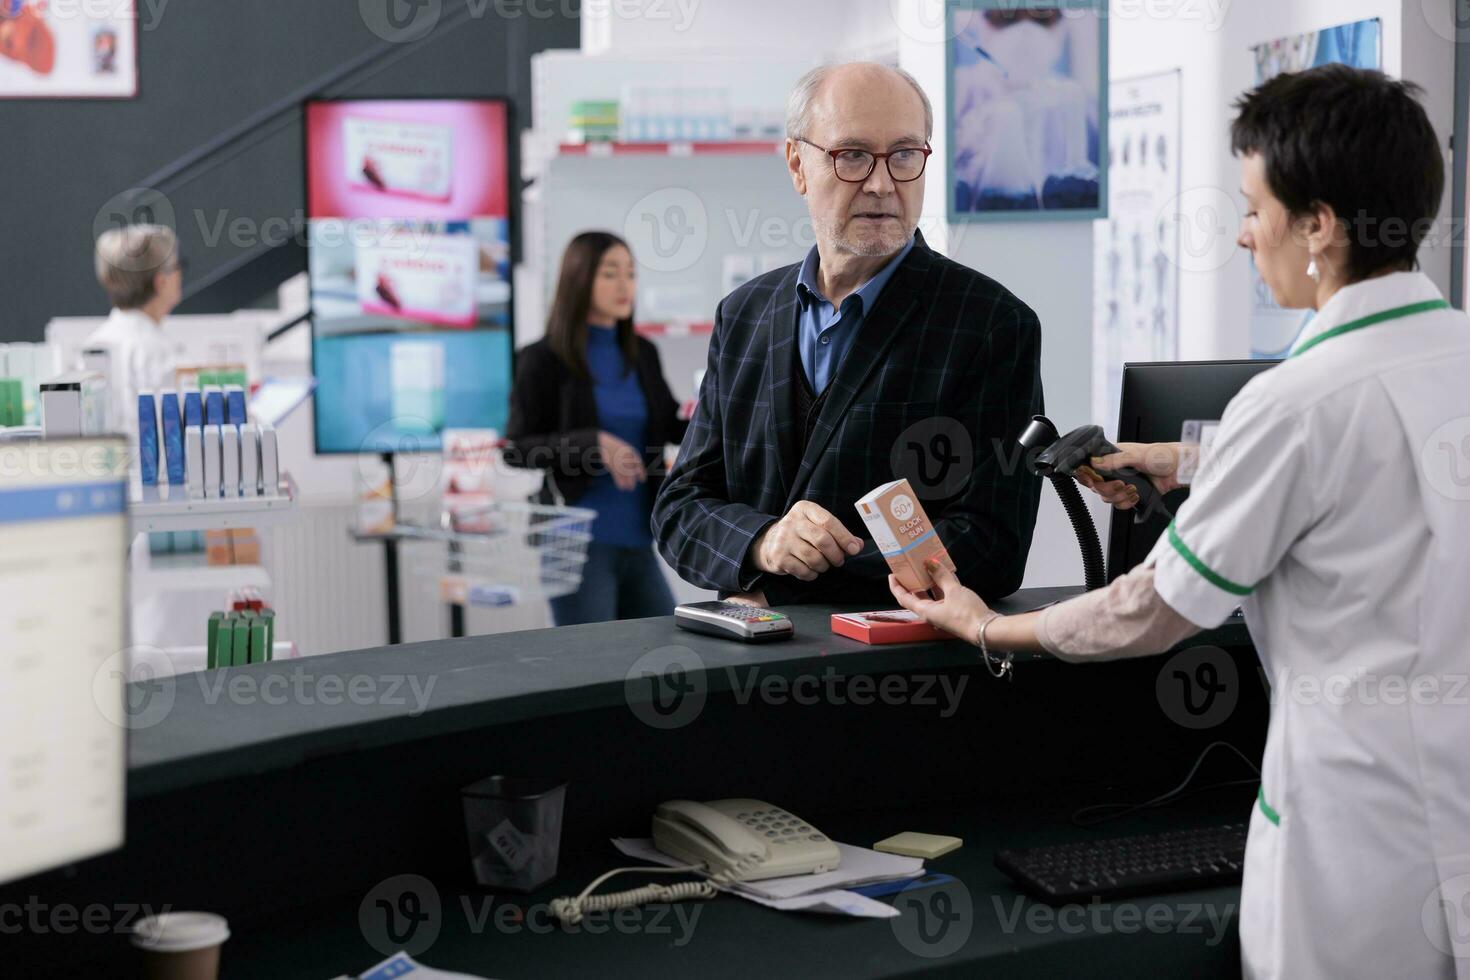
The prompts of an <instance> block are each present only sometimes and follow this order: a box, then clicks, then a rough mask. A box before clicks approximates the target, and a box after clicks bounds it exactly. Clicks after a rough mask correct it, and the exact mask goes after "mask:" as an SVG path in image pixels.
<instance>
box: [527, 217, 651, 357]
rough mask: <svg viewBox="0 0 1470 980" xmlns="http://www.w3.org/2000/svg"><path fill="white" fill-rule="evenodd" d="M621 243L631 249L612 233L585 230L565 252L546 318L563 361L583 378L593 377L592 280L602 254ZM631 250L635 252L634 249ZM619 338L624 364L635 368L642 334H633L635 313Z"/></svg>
mask: <svg viewBox="0 0 1470 980" xmlns="http://www.w3.org/2000/svg"><path fill="white" fill-rule="evenodd" d="M618 245H621V246H623V247H624V248H628V243H627V242H625V241H623V240H622V239H621V238H619V237H618V236H617V235H614V234H612V233H611V232H606V231H584V232H582V233H581V234H580V235H578V236H577V237H576V238H573V239H572V240H571V242H569V243H568V244H567V250H566V251H565V252H563V253H562V257H561V274H560V276H559V277H558V278H557V281H556V295H555V296H554V297H553V298H552V301H551V314H550V315H549V316H548V317H547V318H546V339H547V342H548V343H550V344H551V349H552V351H553V352H554V353H555V354H556V356H557V357H558V358H560V359H561V362H562V363H563V364H565V365H566V366H567V367H568V368H570V369H571V371H572V373H573V374H575V375H576V376H577V377H579V378H583V379H585V378H588V377H591V373H590V372H589V371H588V370H587V315H588V313H590V312H591V310H592V283H593V281H594V280H595V279H596V278H597V267H598V265H600V264H601V262H602V257H603V256H604V255H606V254H607V251H608V249H610V248H614V247H616V246H618ZM628 251H629V254H632V249H629V250H628ZM617 339H618V346H619V347H620V348H622V351H623V363H624V365H625V367H626V369H628V370H631V369H632V367H633V365H634V364H635V363H637V360H638V337H637V335H636V334H634V333H633V317H632V315H631V314H629V316H628V318H627V319H624V320H619V321H618V324H617Z"/></svg>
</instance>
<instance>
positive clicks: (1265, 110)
mask: <svg viewBox="0 0 1470 980" xmlns="http://www.w3.org/2000/svg"><path fill="white" fill-rule="evenodd" d="M1423 93H1424V90H1423V89H1422V88H1420V87H1419V86H1418V85H1415V84H1413V83H1412V82H1404V81H1399V80H1397V79H1392V78H1389V77H1388V76H1387V75H1384V74H1383V73H1382V72H1377V71H1366V70H1363V69H1361V68H1349V67H1347V66H1346V65H1322V66H1321V67H1318V68H1312V69H1309V70H1307V71H1302V72H1293V73H1288V74H1284V75H1277V76H1276V77H1275V78H1273V79H1271V80H1270V81H1268V82H1266V83H1264V84H1262V85H1260V86H1259V87H1257V88H1255V89H1253V90H1251V91H1249V92H1247V93H1245V94H1244V95H1243V96H1241V97H1240V99H1239V100H1237V101H1236V103H1235V108H1236V109H1237V110H1238V111H1239V113H1240V114H1239V115H1238V116H1237V117H1236V119H1235V122H1234V123H1233V124H1232V125H1231V127H1230V143H1231V149H1232V150H1233V151H1234V152H1235V154H1236V155H1238V156H1239V155H1248V154H1252V153H1259V154H1260V155H1261V158H1262V160H1263V162H1264V163H1265V167H1266V180H1267V183H1268V184H1269V185H1270V188H1271V193H1273V194H1275V195H1276V198H1277V199H1278V200H1280V201H1281V203H1282V204H1284V205H1286V208H1287V210H1288V211H1290V212H1291V213H1292V214H1301V213H1304V212H1307V211H1309V210H1311V209H1312V208H1313V207H1314V206H1315V205H1316V204H1317V203H1318V202H1322V203H1324V204H1328V205H1331V207H1332V210H1333V211H1334V212H1336V214H1337V217H1338V219H1339V220H1341V221H1342V222H1343V225H1344V227H1345V228H1346V230H1347V235H1348V239H1349V243H1350V246H1351V247H1350V250H1349V260H1348V270H1347V271H1348V280H1349V281H1351V282H1357V281H1359V280H1361V279H1365V278H1367V277H1368V276H1370V275H1372V274H1374V273H1376V272H1379V271H1381V270H1384V269H1388V268H1403V269H1412V268H1414V267H1415V265H1416V264H1417V261H1418V254H1419V244H1420V243H1421V242H1422V241H1423V240H1424V238H1425V236H1426V235H1428V233H1429V231H1430V229H1431V228H1432V227H1433V224H1434V220H1435V216H1436V215H1437V214H1438V213H1439V203H1440V198H1441V197H1442V196H1443V194H1444V157H1443V155H1442V153H1441V151H1440V147H1439V140H1438V138H1436V137H1435V135H1434V127H1433V126H1431V125H1430V123H1429V116H1428V115H1427V114H1426V113H1425V112H1424V107H1423V106H1422V105H1421V104H1420V103H1419V98H1420V96H1422V95H1423Z"/></svg>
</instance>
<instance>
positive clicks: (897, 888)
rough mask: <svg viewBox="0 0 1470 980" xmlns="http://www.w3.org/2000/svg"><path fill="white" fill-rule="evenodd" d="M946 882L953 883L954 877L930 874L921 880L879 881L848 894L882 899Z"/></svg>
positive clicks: (852, 889)
mask: <svg viewBox="0 0 1470 980" xmlns="http://www.w3.org/2000/svg"><path fill="white" fill-rule="evenodd" d="M947 881H954V875H942V874H932V875H924V876H923V877H922V878H903V879H900V880H899V881H880V882H878V883H877V884H874V885H863V886H861V887H859V888H849V889H847V890H848V891H850V892H857V893H858V894H859V895H862V896H863V897H864V898H882V897H883V896H884V895H897V894H898V893H899V892H902V891H908V890H910V889H912V888H933V887H934V886H935V885H942V884H944V883H945V882H947Z"/></svg>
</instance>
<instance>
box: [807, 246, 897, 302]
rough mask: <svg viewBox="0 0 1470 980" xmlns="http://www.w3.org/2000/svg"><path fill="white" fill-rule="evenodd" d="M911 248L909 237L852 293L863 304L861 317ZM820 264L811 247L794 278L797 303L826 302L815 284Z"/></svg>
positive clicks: (815, 249) (818, 257)
mask: <svg viewBox="0 0 1470 980" xmlns="http://www.w3.org/2000/svg"><path fill="white" fill-rule="evenodd" d="M913 248H914V236H913V235H910V236H909V240H908V243H907V244H905V245H904V247H903V248H901V249H899V250H898V252H896V253H895V254H894V256H893V258H891V259H889V260H888V261H887V263H885V264H884V266H883V268H881V269H879V270H878V271H877V272H876V273H874V274H873V278H871V279H869V280H868V281H867V282H865V283H863V284H862V285H861V286H859V287H858V288H857V289H856V290H855V291H854V292H853V294H852V295H854V296H856V297H857V298H858V301H859V302H861V303H862V304H863V316H867V315H868V311H869V310H871V309H872V308H873V304H874V303H875V302H876V301H877V299H878V294H880V293H882V292H883V287H884V286H886V285H888V280H890V279H892V278H893V273H894V272H896V271H897V270H898V267H899V266H900V265H902V264H903V260H904V259H905V258H907V257H908V254H909V252H911V251H913ZM820 263H821V256H820V254H818V252H817V246H815V245H813V246H812V247H811V249H810V250H808V251H807V253H806V258H805V259H803V260H802V262H801V271H800V272H799V273H798V274H797V276H796V298H797V301H798V302H801V303H803V304H805V302H806V298H807V297H808V296H811V297H814V298H816V299H820V300H822V301H823V302H826V301H827V299H826V297H825V296H823V295H822V291H821V289H820V288H818V284H817V267H818V266H819V265H820Z"/></svg>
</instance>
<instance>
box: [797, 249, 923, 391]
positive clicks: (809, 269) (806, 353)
mask: <svg viewBox="0 0 1470 980" xmlns="http://www.w3.org/2000/svg"><path fill="white" fill-rule="evenodd" d="M913 247H914V238H913V236H912V235H910V236H909V241H908V244H907V245H905V246H904V247H903V248H901V249H899V250H898V254H897V255H895V256H894V257H893V258H891V259H889V260H888V264H887V265H885V266H883V268H881V269H879V270H878V272H877V274H876V275H874V276H873V278H871V279H869V280H868V281H867V282H865V283H863V284H862V285H861V286H859V287H858V288H857V291H856V292H854V293H853V294H852V295H850V296H848V297H847V298H846V299H844V300H843V301H842V305H841V307H839V308H836V309H834V308H833V306H832V304H831V303H830V302H828V301H827V299H826V297H824V296H823V295H822V293H821V289H820V284H819V283H818V281H817V268H818V266H819V265H820V263H821V258H820V256H819V255H818V254H817V246H815V245H813V246H812V247H811V251H809V252H807V253H806V258H805V259H804V260H802V263H801V273H800V274H799V275H798V276H797V279H796V300H797V302H798V303H799V304H800V306H801V313H800V316H799V317H798V319H797V324H796V342H797V350H798V351H800V353H801V366H802V369H803V370H804V371H805V372H806V379H807V381H809V382H811V386H812V393H813V394H817V395H820V394H821V393H822V392H823V391H824V390H825V389H826V387H827V382H828V381H830V380H832V374H833V372H834V371H836V370H837V367H838V365H840V364H841V363H842V358H843V355H845V354H846V353H847V351H848V348H850V347H851V346H852V341H853V338H855V337H856V336H857V335H858V329H859V328H860V327H862V325H863V319H864V318H865V317H866V316H867V315H868V311H869V310H871V309H872V308H873V304H874V303H876V302H877V301H878V294H879V293H881V292H883V287H884V286H886V285H888V280H889V279H892V278H893V272H894V270H895V269H897V268H898V265H899V263H900V262H902V261H903V260H904V257H905V256H906V255H908V254H909V250H910V249H912V248H913Z"/></svg>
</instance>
